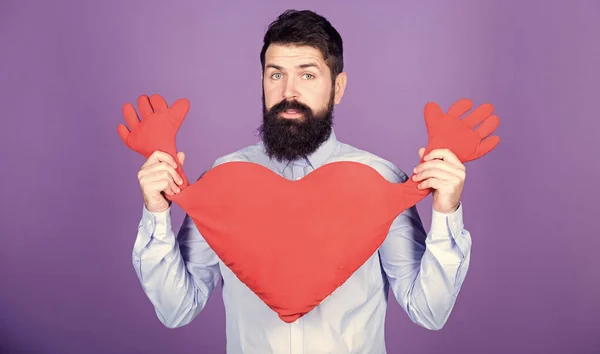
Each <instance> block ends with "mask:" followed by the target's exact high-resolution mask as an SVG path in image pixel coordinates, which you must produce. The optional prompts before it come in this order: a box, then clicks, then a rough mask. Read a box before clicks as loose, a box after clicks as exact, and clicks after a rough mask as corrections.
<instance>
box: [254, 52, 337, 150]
mask: <svg viewBox="0 0 600 354" xmlns="http://www.w3.org/2000/svg"><path fill="white" fill-rule="evenodd" d="M344 88H345V73H342V74H340V75H338V78H337V79H336V84H335V85H333V84H332V79H331V71H330V70H329V67H328V66H327V64H326V63H325V61H324V60H323V56H322V55H321V52H320V51H319V50H318V49H316V48H312V47H308V46H283V45H275V44H273V45H270V46H269V48H268V49H267V51H266V53H265V68H264V74H263V124H262V126H261V128H260V131H261V135H262V137H263V142H264V144H265V147H266V148H267V152H268V153H269V155H270V156H271V157H273V158H276V159H278V160H282V159H285V160H294V159H296V158H298V157H301V156H305V155H309V154H311V153H312V152H314V151H315V150H316V149H317V148H318V147H319V146H320V145H321V144H322V143H323V142H324V141H325V140H327V138H328V137H329V135H330V133H331V129H332V125H333V122H332V121H333V106H334V104H337V103H339V102H340V100H341V97H342V95H343V91H344Z"/></svg>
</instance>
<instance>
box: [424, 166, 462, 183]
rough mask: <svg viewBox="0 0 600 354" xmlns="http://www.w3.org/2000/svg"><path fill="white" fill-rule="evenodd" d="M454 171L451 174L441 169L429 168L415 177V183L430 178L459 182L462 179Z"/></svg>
mask: <svg viewBox="0 0 600 354" xmlns="http://www.w3.org/2000/svg"><path fill="white" fill-rule="evenodd" d="M453 172H454V171H452V172H450V171H447V170H443V169H441V168H429V169H427V170H424V171H422V172H420V173H417V174H416V175H414V176H413V181H424V180H426V179H429V178H435V179H439V180H443V181H453V182H459V181H460V177H459V176H457V175H456V174H455V173H453Z"/></svg>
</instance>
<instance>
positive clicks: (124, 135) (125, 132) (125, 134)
mask: <svg viewBox="0 0 600 354" xmlns="http://www.w3.org/2000/svg"><path fill="white" fill-rule="evenodd" d="M117 133H119V136H120V137H121V140H123V142H124V143H125V145H127V146H128V147H129V134H131V133H130V132H129V129H127V127H126V126H125V125H124V124H119V125H117Z"/></svg>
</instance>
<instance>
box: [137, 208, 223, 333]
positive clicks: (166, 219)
mask: <svg viewBox="0 0 600 354" xmlns="http://www.w3.org/2000/svg"><path fill="white" fill-rule="evenodd" d="M132 258H133V266H134V269H135V272H136V274H137V277H138V279H139V281H140V283H141V285H142V288H143V290H144V292H145V294H146V296H147V297H148V299H149V300H150V302H151V303H152V305H153V306H154V309H155V312H156V314H157V316H158V318H159V320H160V321H161V322H162V323H163V324H164V325H165V326H166V327H168V328H176V327H181V326H184V325H186V324H189V323H190V322H191V321H192V320H193V319H194V318H195V317H196V316H197V315H198V314H199V313H200V312H201V311H202V309H203V308H204V306H205V305H206V302H207V300H208V298H209V296H210V295H211V294H212V292H213V290H214V289H215V287H216V286H217V284H218V282H219V279H220V278H221V273H220V269H219V265H218V257H217V256H216V254H215V253H214V252H213V251H212V249H211V248H210V247H209V246H208V244H207V243H206V241H205V240H204V238H203V237H202V235H201V234H200V232H199V231H198V229H197V227H196V226H195V224H194V222H193V220H192V219H191V218H190V217H189V215H185V217H184V220H183V223H182V226H181V228H180V230H179V232H178V235H177V236H176V235H175V234H174V231H173V228H172V226H171V208H170V207H169V209H167V210H165V211H164V212H160V213H153V212H150V211H148V210H147V209H146V207H145V206H144V207H143V211H142V218H141V220H140V222H139V225H138V232H137V237H136V240H135V243H134V247H133V254H132Z"/></svg>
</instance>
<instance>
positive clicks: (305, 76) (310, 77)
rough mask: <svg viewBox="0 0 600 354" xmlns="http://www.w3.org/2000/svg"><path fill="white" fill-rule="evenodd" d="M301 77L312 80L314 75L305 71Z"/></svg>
mask: <svg viewBox="0 0 600 354" xmlns="http://www.w3.org/2000/svg"><path fill="white" fill-rule="evenodd" d="M302 77H304V78H305V79H307V80H312V79H314V78H315V76H314V75H313V74H309V73H305V74H304V75H302Z"/></svg>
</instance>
